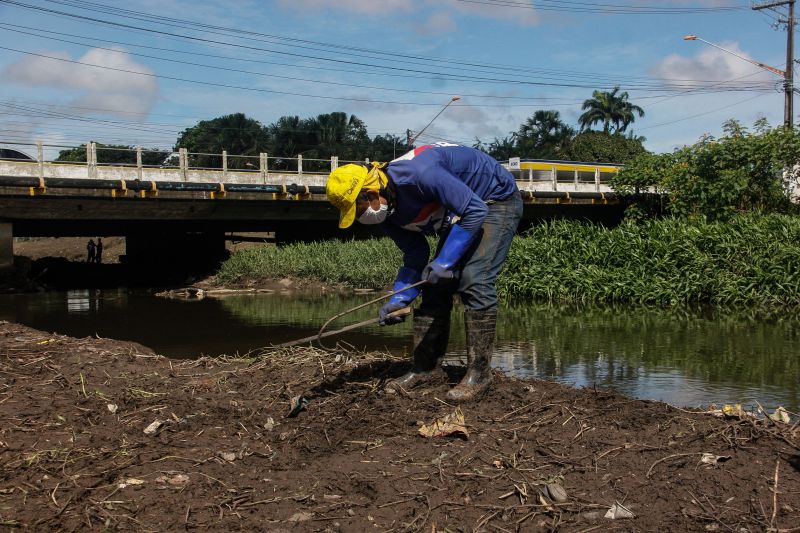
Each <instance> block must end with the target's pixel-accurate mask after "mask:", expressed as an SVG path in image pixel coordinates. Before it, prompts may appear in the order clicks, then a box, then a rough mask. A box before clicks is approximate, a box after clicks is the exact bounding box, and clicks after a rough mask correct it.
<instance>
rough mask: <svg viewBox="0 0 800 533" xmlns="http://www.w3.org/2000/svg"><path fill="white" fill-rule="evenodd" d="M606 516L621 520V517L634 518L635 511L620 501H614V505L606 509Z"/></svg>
mask: <svg viewBox="0 0 800 533" xmlns="http://www.w3.org/2000/svg"><path fill="white" fill-rule="evenodd" d="M604 518H610V519H611V520H619V519H621V518H633V512H631V510H630V509H628V508H627V507H625V506H624V505H622V504H621V503H619V502H614V505H612V506H611V508H610V509H609V510H608V511H606V514H605V517H604Z"/></svg>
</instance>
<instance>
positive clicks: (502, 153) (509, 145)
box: [472, 133, 517, 161]
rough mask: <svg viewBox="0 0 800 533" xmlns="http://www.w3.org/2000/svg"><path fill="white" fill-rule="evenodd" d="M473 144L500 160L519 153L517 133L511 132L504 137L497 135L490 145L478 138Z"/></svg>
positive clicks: (474, 146)
mask: <svg viewBox="0 0 800 533" xmlns="http://www.w3.org/2000/svg"><path fill="white" fill-rule="evenodd" d="M472 146H473V148H477V149H478V150H481V151H483V152H486V153H487V154H489V155H490V156H492V157H494V158H495V159H497V160H498V161H506V160H508V159H509V158H511V157H516V155H517V134H516V133H511V134H510V135H507V136H506V137H503V138H502V139H498V138H497V137H495V138H494V140H493V141H492V142H490V143H489V144H488V145H487V144H485V143H483V142H481V141H480V140H478V139H476V140H475V144H473V145H472Z"/></svg>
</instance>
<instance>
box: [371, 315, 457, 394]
mask: <svg viewBox="0 0 800 533" xmlns="http://www.w3.org/2000/svg"><path fill="white" fill-rule="evenodd" d="M413 325H414V348H413V353H412V363H413V366H412V367H411V370H410V371H408V372H406V373H405V374H403V375H402V376H400V377H399V378H396V379H393V380H391V381H389V382H388V383H387V384H386V389H385V390H386V392H388V393H390V394H394V393H396V392H398V390H399V389H402V390H405V391H408V390H411V389H413V388H415V387H419V386H420V385H425V384H429V383H433V382H435V381H438V380H440V379H444V377H445V375H444V372H443V371H442V368H441V363H442V358H443V357H444V354H445V352H446V351H447V342H448V341H449V339H450V315H449V314H448V315H447V316H430V315H425V314H422V313H420V312H419V311H415V312H414V321H413Z"/></svg>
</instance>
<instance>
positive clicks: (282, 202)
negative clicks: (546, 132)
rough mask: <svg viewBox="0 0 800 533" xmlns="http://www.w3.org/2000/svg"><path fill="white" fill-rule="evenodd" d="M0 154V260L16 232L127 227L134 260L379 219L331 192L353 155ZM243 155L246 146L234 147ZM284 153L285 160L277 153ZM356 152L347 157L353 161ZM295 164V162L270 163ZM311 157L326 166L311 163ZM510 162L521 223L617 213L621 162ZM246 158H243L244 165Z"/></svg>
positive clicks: (211, 252) (202, 252)
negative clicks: (614, 179) (109, 157)
mask: <svg viewBox="0 0 800 533" xmlns="http://www.w3.org/2000/svg"><path fill="white" fill-rule="evenodd" d="M37 148H38V150H37V152H38V154H37V158H36V159H32V160H22V158H15V159H0V267H2V266H8V265H9V264H10V263H11V262H12V259H13V237H14V236H17V237H26V236H54V237H58V236H109V235H119V236H125V237H126V246H127V252H126V260H128V261H130V262H133V263H135V262H138V261H143V260H145V259H149V258H153V257H157V258H159V260H161V261H170V260H176V261H177V260H180V261H191V260H204V259H208V258H215V257H219V256H221V255H222V254H223V253H224V249H225V236H226V233H230V232H274V235H275V240H276V242H278V243H282V242H292V241H309V240H319V239H326V238H361V237H365V236H369V235H372V234H374V232H375V228H370V227H365V226H360V225H358V224H356V225H354V226H355V227H354V228H352V229H350V230H348V231H342V230H339V229H338V227H337V224H336V222H337V220H338V213H337V211H336V209H335V208H333V207H332V206H331V205H330V204H329V203H328V202H327V199H326V197H325V191H324V183H325V180H326V178H327V175H328V173H329V172H330V169H331V168H336V166H338V165H339V164H343V163H345V161H341V162H340V161H339V160H338V158H336V157H332V158H331V159H330V160H324V162H322V161H319V160H307V159H306V160H304V159H303V158H302V156H298V157H297V158H271V157H268V156H267V154H261V155H260V156H257V157H253V158H252V159H254V160H257V163H258V165H255V164H254V165H253V167H252V168H246V169H229V168H228V164H227V163H228V161H229V156H228V155H227V154H226V153H223V154H219V156H220V157H221V161H222V168H217V169H209V168H194V167H191V166H190V165H189V162H190V161H191V157H192V155H193V154H190V153H187V152H185V151H183V150H181V151H179V152H178V154H177V161H176V163H177V164H176V165H171V166H157V167H154V166H146V165H143V164H142V157H141V151H140V150H137V154H136V155H137V157H136V163H135V164H131V163H128V164H119V163H116V164H115V163H98V162H97V151H98V148H97V147H96V145H94V143H90V144H89V145H87V161H85V162H78V163H71V162H70V163H67V162H54V161H46V160H45V159H44V157H43V152H44V150H43V148H44V146H43V145H41V144H40V145H39V146H38V147H37ZM236 157H240V156H236ZM276 160H278V161H276ZM347 162H349V161H347ZM270 163H273V164H274V165H276V166H277V164H276V163H280V164H281V165H282V166H283V167H287V166H289V167H293V170H292V171H287V170H280V169H274V170H273V169H271V168H270V167H271V165H270ZM310 163H312V164H313V165H314V167H315V168H317V169H320V167H322V165H323V163H324V165H325V167H327V168H325V169H324V171H317V172H307V171H304V168H303V167H304V164H305V166H306V168H308V167H309V166H311V165H310ZM506 165H507V167H508V168H509V169H510V170H511V172H512V173H513V174H514V175H515V177H516V178H517V182H518V185H519V187H520V190H522V191H523V198H524V199H525V214H524V220H525V222H524V224H523V227H527V226H528V225H530V224H531V223H532V222H533V221H535V220H537V219H547V218H556V217H561V218H587V219H592V220H597V221H601V222H605V223H614V222H616V221H617V220H619V218H620V217H621V214H622V206H621V205H619V202H618V201H617V198H616V196H615V195H614V194H613V193H612V192H611V190H610V188H609V187H608V180H609V178H610V177H611V176H612V175H613V173H614V172H616V171H617V170H618V168H619V167H618V166H614V165H598V164H589V163H574V162H557V161H520V160H518V159H512V160H511V161H510V162H508V163H506ZM239 166H241V165H239Z"/></svg>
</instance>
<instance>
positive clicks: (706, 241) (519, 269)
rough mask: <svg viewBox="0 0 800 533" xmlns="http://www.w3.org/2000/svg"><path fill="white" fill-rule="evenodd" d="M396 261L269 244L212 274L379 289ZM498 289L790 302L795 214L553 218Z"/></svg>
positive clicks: (601, 299)
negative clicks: (594, 220) (599, 220)
mask: <svg viewBox="0 0 800 533" xmlns="http://www.w3.org/2000/svg"><path fill="white" fill-rule="evenodd" d="M400 263H401V254H400V252H399V250H397V248H396V247H395V246H394V244H393V243H392V242H391V241H389V240H388V239H380V240H371V241H355V242H346V243H342V242H333V241H329V242H320V243H311V244H294V245H288V246H282V247H274V246H267V247H263V248H258V249H252V250H247V251H243V252H238V253H236V254H234V255H233V256H232V257H231V258H230V259H229V260H228V261H226V262H225V263H224V264H223V265H222V268H221V270H220V272H219V275H218V279H219V280H220V281H221V282H222V283H231V282H237V281H242V280H246V279H256V280H258V279H268V278H280V277H298V278H306V279H314V280H319V281H324V282H328V283H341V284H345V285H349V286H354V287H371V288H381V287H387V286H389V285H390V284H391V282H392V280H393V279H394V275H395V273H396V271H397V268H398V266H399V265H400ZM498 289H499V291H500V292H501V294H504V295H506V296H511V297H516V298H523V299H533V300H537V301H549V302H569V303H634V304H644V305H680V304H693V303H710V304H713V305H718V306H731V305H734V306H736V305H757V306H765V307H773V308H775V307H781V306H797V305H800V217H792V216H786V215H763V216H760V215H742V216H739V217H735V218H734V219H733V220H731V221H729V222H724V223H722V222H717V223H707V222H702V221H688V220H677V219H666V220H658V221H650V222H647V223H644V224H640V225H636V224H623V225H621V226H619V227H617V228H614V229H607V228H603V227H600V226H597V225H593V224H589V223H582V222H571V221H556V222H552V223H549V224H544V225H540V226H536V227H534V228H532V229H531V230H529V231H528V232H526V233H525V234H524V235H521V236H519V237H517V238H516V239H515V240H514V243H513V245H512V247H511V252H510V253H509V257H508V260H507V262H506V267H505V270H504V271H503V273H502V274H501V276H500V278H499V280H498Z"/></svg>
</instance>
